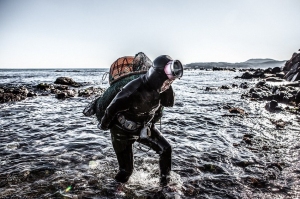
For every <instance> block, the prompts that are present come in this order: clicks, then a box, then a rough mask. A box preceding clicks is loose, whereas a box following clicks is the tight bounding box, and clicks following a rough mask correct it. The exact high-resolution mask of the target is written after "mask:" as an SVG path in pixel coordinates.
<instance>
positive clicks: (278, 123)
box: [271, 119, 287, 129]
mask: <svg viewBox="0 0 300 199" xmlns="http://www.w3.org/2000/svg"><path fill="white" fill-rule="evenodd" d="M271 123H272V124H274V125H275V126H276V128H277V129H283V128H284V127H285V126H286V124H287V122H285V121H283V120H282V119H279V120H273V119H271Z"/></svg>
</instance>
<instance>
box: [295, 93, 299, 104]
mask: <svg viewBox="0 0 300 199" xmlns="http://www.w3.org/2000/svg"><path fill="white" fill-rule="evenodd" d="M295 102H296V103H300V91H298V92H297V93H296V94H295Z"/></svg>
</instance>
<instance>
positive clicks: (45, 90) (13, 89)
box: [0, 77, 104, 103]
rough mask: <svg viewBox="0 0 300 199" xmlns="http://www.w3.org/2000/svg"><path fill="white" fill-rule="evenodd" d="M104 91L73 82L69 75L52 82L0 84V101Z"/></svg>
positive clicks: (62, 96)
mask: <svg viewBox="0 0 300 199" xmlns="http://www.w3.org/2000/svg"><path fill="white" fill-rule="evenodd" d="M103 92H104V89H103V88H94V87H87V83H78V82H75V81H74V80H73V79H72V78H70V77H58V78H57V79H56V80H55V81H54V83H53V84H49V83H39V84H38V85H21V86H19V85H17V86H16V85H2V86H1V85H0V103H9V102H17V101H21V100H24V99H26V98H28V97H37V96H48V95H54V96H55V97H56V98H57V99H66V98H72V97H75V96H78V97H90V96H91V95H97V94H98V95H99V94H101V93H103Z"/></svg>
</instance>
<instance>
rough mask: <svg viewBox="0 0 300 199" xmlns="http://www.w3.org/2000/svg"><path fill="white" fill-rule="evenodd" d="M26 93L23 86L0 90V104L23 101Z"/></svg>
mask: <svg viewBox="0 0 300 199" xmlns="http://www.w3.org/2000/svg"><path fill="white" fill-rule="evenodd" d="M28 93H29V91H28V90H27V88H26V87H24V86H20V87H4V88H0V103H6V102H16V101H21V100H24V99H26V98H27V94H28Z"/></svg>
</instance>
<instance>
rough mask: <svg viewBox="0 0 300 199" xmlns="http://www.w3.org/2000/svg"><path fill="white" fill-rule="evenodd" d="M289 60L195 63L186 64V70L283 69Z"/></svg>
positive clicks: (268, 59)
mask: <svg viewBox="0 0 300 199" xmlns="http://www.w3.org/2000/svg"><path fill="white" fill-rule="evenodd" d="M286 61H287V60H283V61H278V60H274V59H270V58H265V59H262V58H255V59H249V60H247V61H245V62H237V63H229V62H195V63H190V64H186V65H185V67H186V68H191V69H201V68H205V69H209V68H213V67H221V68H225V67H228V68H257V67H261V68H268V67H271V68H273V67H281V66H284V64H285V62H286Z"/></svg>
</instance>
